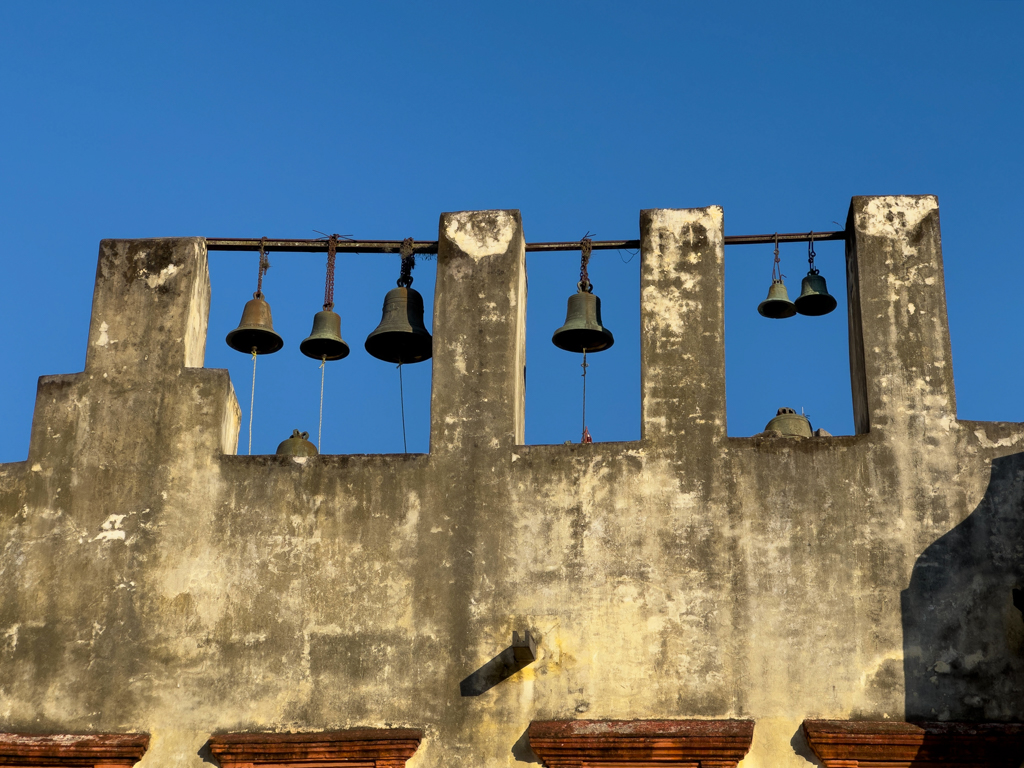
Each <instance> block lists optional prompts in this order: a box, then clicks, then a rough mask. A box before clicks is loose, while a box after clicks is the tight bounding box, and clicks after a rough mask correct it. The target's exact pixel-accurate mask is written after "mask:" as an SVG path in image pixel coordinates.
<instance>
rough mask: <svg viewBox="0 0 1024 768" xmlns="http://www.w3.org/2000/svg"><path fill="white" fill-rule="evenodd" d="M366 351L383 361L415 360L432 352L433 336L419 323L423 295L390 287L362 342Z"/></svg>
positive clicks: (425, 357) (420, 320)
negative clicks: (374, 323) (377, 320)
mask: <svg viewBox="0 0 1024 768" xmlns="http://www.w3.org/2000/svg"><path fill="white" fill-rule="evenodd" d="M364 346H365V347H366V351H367V352H369V353H370V354H371V355H373V356H374V357H376V358H377V359H378V360H383V361H384V362H386V363H397V364H399V365H401V364H404V363H419V362H422V361H423V360H429V359H430V356H431V355H432V354H433V339H432V338H431V337H430V332H429V331H428V330H427V328H426V326H424V325H423V297H422V296H420V292H419V291H417V290H416V289H415V288H406V287H398V288H392V289H391V290H390V291H388V292H387V295H386V296H385V297H384V311H383V315H382V316H381V320H380V325H378V326H377V327H376V328H375V329H374V330H373V331H372V332H371V333H370V335H369V336H367V337H366V343H365V344H364Z"/></svg>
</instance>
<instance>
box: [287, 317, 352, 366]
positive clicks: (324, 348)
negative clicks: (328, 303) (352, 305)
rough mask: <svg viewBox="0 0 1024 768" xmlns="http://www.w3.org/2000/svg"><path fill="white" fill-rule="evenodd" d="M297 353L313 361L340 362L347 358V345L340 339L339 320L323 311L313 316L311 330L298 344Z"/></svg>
mask: <svg viewBox="0 0 1024 768" xmlns="http://www.w3.org/2000/svg"><path fill="white" fill-rule="evenodd" d="M299 351H300V352H301V353H302V354H304V355H305V356H306V357H312V358H313V359H314V360H324V359H327V360H341V359H342V358H344V357H348V353H349V349H348V344H346V343H345V340H344V339H342V338H341V318H340V317H339V316H338V313H337V312H332V311H331V310H329V309H325V310H323V311H322V312H317V313H316V315H314V316H313V330H312V331H310V332H309V336H307V337H306V338H304V339H303V340H302V343H300V344H299Z"/></svg>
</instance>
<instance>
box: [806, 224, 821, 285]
mask: <svg viewBox="0 0 1024 768" xmlns="http://www.w3.org/2000/svg"><path fill="white" fill-rule="evenodd" d="M810 238H811V239H810V240H809V241H808V243H807V263H808V264H810V265H811V268H810V269H809V270H807V274H809V275H818V274H821V273H820V272H819V270H818V268H817V267H815V266H814V257H815V256H816V255H817V254H815V252H814V232H813V231H811V233H810Z"/></svg>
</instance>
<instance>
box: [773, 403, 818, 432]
mask: <svg viewBox="0 0 1024 768" xmlns="http://www.w3.org/2000/svg"><path fill="white" fill-rule="evenodd" d="M769 430H774V431H776V432H781V433H782V436H783V437H811V422H810V419H808V418H807V417H806V416H804V415H803V414H802V413H797V412H796V411H794V410H793V409H792V408H779V410H778V411H777V412H776V414H775V418H774V419H772V420H771V421H769V422H768V426H766V427H765V428H764V431H765V432H768V431H769Z"/></svg>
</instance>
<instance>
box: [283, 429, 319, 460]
mask: <svg viewBox="0 0 1024 768" xmlns="http://www.w3.org/2000/svg"><path fill="white" fill-rule="evenodd" d="M319 453H320V451H318V450H317V449H316V446H315V445H313V444H312V443H311V442H309V432H299V430H297V429H293V430H292V436H291V437H289V438H288V439H287V440H285V441H283V442H282V443H281V444H280V445H279V446H277V455H278V456H316V455H317V454H319Z"/></svg>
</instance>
